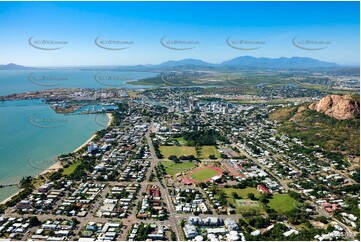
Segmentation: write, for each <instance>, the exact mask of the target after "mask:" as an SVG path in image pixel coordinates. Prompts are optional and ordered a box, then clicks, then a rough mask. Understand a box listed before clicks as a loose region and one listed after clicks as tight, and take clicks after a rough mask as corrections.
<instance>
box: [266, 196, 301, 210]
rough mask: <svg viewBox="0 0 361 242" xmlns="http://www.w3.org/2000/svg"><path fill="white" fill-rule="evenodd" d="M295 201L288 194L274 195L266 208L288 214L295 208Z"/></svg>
mask: <svg viewBox="0 0 361 242" xmlns="http://www.w3.org/2000/svg"><path fill="white" fill-rule="evenodd" d="M295 204H297V201H296V200H295V199H293V198H292V197H291V196H290V195H288V194H274V195H273V197H272V199H270V202H269V203H268V206H269V207H270V208H273V209H274V210H276V211H277V212H280V213H282V212H288V211H291V210H292V209H294V208H295Z"/></svg>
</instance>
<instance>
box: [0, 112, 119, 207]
mask: <svg viewBox="0 0 361 242" xmlns="http://www.w3.org/2000/svg"><path fill="white" fill-rule="evenodd" d="M106 114H107V116H108V119H109V121H108V124H107V126H106V127H105V128H104V129H106V128H108V127H109V126H110V125H111V123H112V121H113V119H114V117H113V115H112V114H111V113H106ZM96 136H97V135H96V134H93V135H92V136H91V137H90V138H89V139H88V140H87V141H85V142H84V143H83V144H81V145H80V146H79V147H78V148H76V149H75V150H74V151H73V152H71V153H76V152H78V151H79V150H81V149H82V148H83V147H84V146H86V145H88V143H89V142H91V141H92V140H93V139H94V138H95V137H96ZM61 168H63V166H62V165H61V162H60V161H59V160H58V161H57V162H55V163H54V164H53V165H51V166H50V167H49V168H47V169H46V170H44V171H42V172H40V173H39V174H37V175H36V176H35V178H38V177H39V176H41V175H45V174H47V173H53V172H57V171H58V170H59V169H61ZM22 190H23V189H22V188H20V190H19V191H17V192H16V193H14V194H12V195H11V196H9V197H8V198H6V199H5V200H3V201H1V202H0V205H2V204H5V203H7V202H8V201H10V200H11V199H12V198H13V197H14V196H16V195H17V194H19V193H20V192H21V191H22Z"/></svg>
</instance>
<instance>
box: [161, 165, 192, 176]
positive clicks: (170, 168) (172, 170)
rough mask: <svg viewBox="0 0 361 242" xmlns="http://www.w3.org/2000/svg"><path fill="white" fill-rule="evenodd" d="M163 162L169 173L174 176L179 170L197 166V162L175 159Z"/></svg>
mask: <svg viewBox="0 0 361 242" xmlns="http://www.w3.org/2000/svg"><path fill="white" fill-rule="evenodd" d="M161 164H162V165H163V166H164V167H165V171H166V172H167V174H169V175H172V176H174V175H175V174H177V173H179V172H182V171H185V170H188V169H191V168H192V167H194V166H195V164H196V162H194V161H192V162H182V163H174V162H173V161H162V162H161Z"/></svg>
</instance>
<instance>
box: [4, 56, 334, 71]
mask: <svg viewBox="0 0 361 242" xmlns="http://www.w3.org/2000/svg"><path fill="white" fill-rule="evenodd" d="M335 67H340V66H339V65H337V64H336V63H332V62H326V61H320V60H317V59H312V58H309V57H291V58H287V57H280V58H265V57H260V58H257V57H253V56H240V57H237V58H234V59H231V60H227V61H223V62H221V63H219V64H213V63H208V62H205V61H202V60H197V59H183V60H178V61H174V60H170V61H166V62H163V63H161V64H158V65H135V66H116V65H114V66H108V67H82V68H79V69H107V70H110V69H112V70H138V71H139V70H177V69H205V70H212V69H214V70H217V69H220V70H222V69H240V70H242V69H244V70H246V69H310V68H335ZM29 69H39V68H32V67H25V66H20V65H16V64H13V63H10V64H7V65H0V70H29Z"/></svg>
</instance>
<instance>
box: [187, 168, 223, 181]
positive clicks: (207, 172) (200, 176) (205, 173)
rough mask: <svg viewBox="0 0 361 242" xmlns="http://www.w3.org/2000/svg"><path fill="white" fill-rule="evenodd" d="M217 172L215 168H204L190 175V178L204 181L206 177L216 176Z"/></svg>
mask: <svg viewBox="0 0 361 242" xmlns="http://www.w3.org/2000/svg"><path fill="white" fill-rule="evenodd" d="M218 174H219V173H218V172H217V171H215V170H212V169H209V168H204V169H203V170H200V171H196V172H194V173H192V174H191V175H190V178H191V179H194V180H196V181H204V180H207V179H210V178H212V177H214V176H217V175H218Z"/></svg>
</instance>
